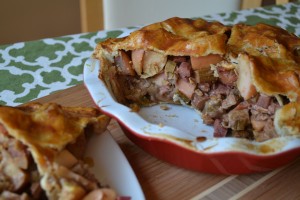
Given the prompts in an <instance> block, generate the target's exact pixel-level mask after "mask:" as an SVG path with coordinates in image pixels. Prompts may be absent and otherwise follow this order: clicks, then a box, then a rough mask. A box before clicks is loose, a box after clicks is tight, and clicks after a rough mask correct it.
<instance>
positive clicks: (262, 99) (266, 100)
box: [256, 94, 272, 109]
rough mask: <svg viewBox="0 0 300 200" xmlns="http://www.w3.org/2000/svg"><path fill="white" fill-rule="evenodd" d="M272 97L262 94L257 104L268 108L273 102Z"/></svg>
mask: <svg viewBox="0 0 300 200" xmlns="http://www.w3.org/2000/svg"><path fill="white" fill-rule="evenodd" d="M271 100H272V97H270V96H267V95H264V94H260V95H259V97H258V100H257V102H256V105H257V106H260V107H262V108H265V109H267V108H268V107H269V105H270V103H271Z"/></svg>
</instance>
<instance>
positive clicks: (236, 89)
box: [113, 50, 288, 141]
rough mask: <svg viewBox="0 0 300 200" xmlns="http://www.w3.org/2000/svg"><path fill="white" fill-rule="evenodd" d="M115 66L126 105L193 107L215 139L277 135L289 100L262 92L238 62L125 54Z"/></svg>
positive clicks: (135, 52)
mask: <svg viewBox="0 0 300 200" xmlns="http://www.w3.org/2000/svg"><path fill="white" fill-rule="evenodd" d="M228 60H232V61H228ZM113 66H114V67H113V68H114V69H115V76H116V79H115V80H116V81H117V84H116V85H117V88H119V89H118V90H119V92H118V93H119V94H120V95H121V96H122V103H125V104H127V105H131V104H138V105H139V106H148V105H153V104H157V103H162V102H167V103H175V104H183V105H188V106H191V107H193V108H194V109H196V110H198V111H200V112H201V113H202V119H203V122H204V123H205V124H207V125H211V126H213V127H214V136H215V137H227V136H231V137H238V138H247V139H250V140H256V141H265V140H268V139H270V138H274V137H278V134H277V133H276V131H275V129H274V125H273V120H274V114H275V111H276V110H277V109H279V108H280V107H281V106H282V105H283V104H286V103H288V100H285V99H284V98H282V97H276V98H275V97H271V96H267V95H264V94H261V93H259V92H257V91H256V89H255V87H254V86H253V85H252V84H250V80H248V79H250V78H249V77H248V74H247V72H244V71H243V72H240V74H239V71H238V70H237V67H236V66H237V63H236V61H234V59H228V58H224V57H222V56H220V55H217V54H210V55H207V56H200V57H190V56H165V55H163V54H161V53H158V52H154V51H144V50H133V51H124V50H120V51H119V55H118V56H116V57H114V63H113ZM238 74H239V75H238ZM241 79H242V80H241ZM279 98H280V99H279ZM245 99H246V100H245ZM284 101H286V102H284Z"/></svg>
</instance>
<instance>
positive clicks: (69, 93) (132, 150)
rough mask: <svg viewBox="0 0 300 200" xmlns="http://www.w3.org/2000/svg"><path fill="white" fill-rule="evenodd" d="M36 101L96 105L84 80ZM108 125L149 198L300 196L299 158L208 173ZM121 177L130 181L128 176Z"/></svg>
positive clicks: (173, 199) (271, 197) (114, 126)
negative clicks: (262, 168) (262, 169)
mask: <svg viewBox="0 0 300 200" xmlns="http://www.w3.org/2000/svg"><path fill="white" fill-rule="evenodd" d="M35 101H38V102H41V103H45V102H56V103H59V104H61V105H64V106H89V107H96V105H95V104H94V102H93V100H92V99H91V97H90V95H89V92H88V91H87V89H86V88H85V86H84V85H83V84H80V85H77V86H75V87H72V88H69V89H66V90H63V91H60V92H56V93H53V94H51V95H49V96H46V97H43V98H40V99H37V100H35ZM108 129H109V130H110V132H111V134H112V136H113V138H114V139H115V140H116V141H117V143H118V144H119V146H120V147H121V149H122V151H123V152H124V154H125V156H126V157H127V159H128V161H129V163H130V164H131V166H132V168H133V170H134V171H135V173H136V176H137V178H138V180H139V182H140V184H141V187H142V189H143V191H144V194H145V197H146V199H150V200H154V199H155V200H159V199H162V200H164V199H166V200H169V199H172V200H176V199H180V200H183V199H222V200H223V199H300V190H299V188H300V159H299V158H298V159H297V160H296V161H294V162H293V163H291V164H289V165H288V166H285V167H282V168H279V169H276V170H274V171H271V172H268V173H258V174H251V175H231V176H226V175H214V174H206V173H200V172H194V171H189V170H186V169H182V168H178V167H176V166H173V165H170V164H168V163H166V162H164V161H161V160H158V159H156V158H155V157H153V156H151V155H149V154H147V153H146V152H144V151H143V150H142V149H141V148H139V147H137V146H136V145H135V144H134V143H132V142H131V141H130V140H129V139H128V138H127V137H126V136H125V135H124V134H123V132H122V130H121V128H120V126H119V125H118V123H117V122H116V121H115V120H112V121H111V123H110V125H109V127H108ZM233 164H234V163H233ZM120 181H124V184H126V180H120Z"/></svg>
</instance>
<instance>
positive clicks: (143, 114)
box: [84, 59, 300, 174]
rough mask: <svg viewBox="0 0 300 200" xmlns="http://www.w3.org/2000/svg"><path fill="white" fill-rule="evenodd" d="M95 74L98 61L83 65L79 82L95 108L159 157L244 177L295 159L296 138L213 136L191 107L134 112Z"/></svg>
mask: <svg viewBox="0 0 300 200" xmlns="http://www.w3.org/2000/svg"><path fill="white" fill-rule="evenodd" d="M99 71H101V63H100V61H99V60H96V59H89V60H87V61H86V63H85V66H84V84H85V86H86V88H87V89H88V91H89V93H90V95H91V97H92V99H93V100H94V102H95V104H96V105H97V106H98V107H99V108H100V110H101V111H103V112H104V113H105V114H107V115H109V116H111V117H113V118H115V119H116V120H117V121H118V122H119V123H120V124H121V126H122V128H123V130H124V133H125V134H126V136H127V137H128V138H129V139H130V140H132V141H133V142H134V143H135V144H136V145H137V146H139V147H140V148H142V149H143V150H145V151H146V152H148V153H149V154H151V155H153V156H155V157H157V158H158V159H161V160H163V161H166V162H168V163H171V164H174V165H176V166H179V167H183V168H186V169H189V170H195V171H200V172H207V173H216V174H245V173H255V172H265V171H270V170H273V169H276V168H278V167H281V166H284V165H286V164H288V163H290V162H292V161H293V160H294V159H296V158H297V157H299V155H300V138H298V137H294V136H285V137H276V138H273V139H270V140H267V141H264V142H255V141H253V140H248V139H240V138H234V137H221V138H216V137H213V128H212V127H211V126H207V125H205V124H203V123H202V119H201V117H200V115H199V113H197V112H196V111H195V110H194V109H191V108H190V107H186V106H178V105H173V104H158V105H155V106H149V107H142V108H140V109H139V110H138V111H135V110H133V109H132V108H130V107H128V106H125V105H123V104H120V103H118V102H117V101H116V98H115V96H114V95H113V93H112V91H111V90H110V89H109V88H108V87H107V86H106V84H105V83H104V82H103V81H102V80H101V79H99Z"/></svg>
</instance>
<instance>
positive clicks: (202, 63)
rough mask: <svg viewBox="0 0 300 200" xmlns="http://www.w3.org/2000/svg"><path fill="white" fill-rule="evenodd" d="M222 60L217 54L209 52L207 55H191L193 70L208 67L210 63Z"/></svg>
mask: <svg viewBox="0 0 300 200" xmlns="http://www.w3.org/2000/svg"><path fill="white" fill-rule="evenodd" d="M222 60H223V58H222V56H220V55H218V54H209V55H207V56H199V57H195V56H191V63H192V68H193V70H199V69H201V68H203V67H209V66H210V65H211V64H217V63H219V62H221V61H222Z"/></svg>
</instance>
